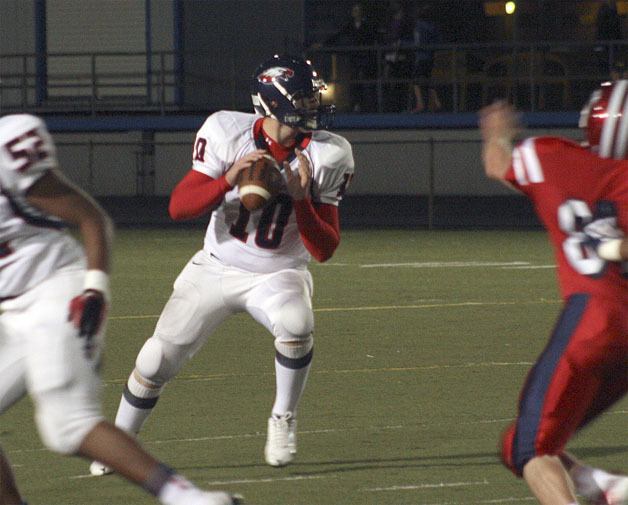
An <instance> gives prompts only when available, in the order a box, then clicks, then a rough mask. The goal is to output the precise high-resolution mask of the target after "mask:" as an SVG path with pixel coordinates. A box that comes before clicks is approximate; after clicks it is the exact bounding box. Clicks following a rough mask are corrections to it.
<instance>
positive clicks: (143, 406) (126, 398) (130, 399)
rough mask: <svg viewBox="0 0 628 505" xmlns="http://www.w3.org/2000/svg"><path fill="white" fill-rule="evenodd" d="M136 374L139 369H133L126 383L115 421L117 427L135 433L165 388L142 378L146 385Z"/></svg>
mask: <svg viewBox="0 0 628 505" xmlns="http://www.w3.org/2000/svg"><path fill="white" fill-rule="evenodd" d="M136 374H137V371H136V370H133V373H131V376H130V377H129V380H128V381H127V383H126V387H125V388H124V394H123V395H122V398H121V399H120V405H119V406H118V413H117V414H116V421H115V423H116V426H117V427H119V428H121V429H123V430H124V431H126V432H127V433H133V434H137V433H139V432H140V430H141V429H142V426H143V425H144V423H145V422H146V419H147V418H148V416H149V415H150V413H151V412H152V411H153V408H154V407H155V404H156V403H157V400H158V399H159V395H160V394H161V391H162V390H163V386H159V385H157V384H154V383H152V382H150V381H148V380H147V379H144V378H142V379H141V380H142V382H144V383H145V384H146V385H145V384H142V383H140V382H139V381H138V379H137V377H136Z"/></svg>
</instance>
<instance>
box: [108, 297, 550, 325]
mask: <svg viewBox="0 0 628 505" xmlns="http://www.w3.org/2000/svg"><path fill="white" fill-rule="evenodd" d="M428 301H429V302H430V303H417V304H411V305H365V306H360V307H323V308H317V309H314V312H364V311H376V310H409V309H410V310H412V309H441V308H451V307H482V306H487V307H488V306H495V305H537V304H554V303H561V300H547V299H545V298H540V299H538V300H511V301H467V302H450V303H447V302H444V303H443V302H438V300H434V301H432V300H428ZM158 317H159V314H139V315H128V316H110V317H109V320H110V321H124V320H129V319H157V318H158Z"/></svg>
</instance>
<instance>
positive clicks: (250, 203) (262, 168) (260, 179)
mask: <svg viewBox="0 0 628 505" xmlns="http://www.w3.org/2000/svg"><path fill="white" fill-rule="evenodd" d="M282 183H283V177H282V175H281V169H280V167H279V165H278V164H277V162H276V161H275V159H274V158H273V157H272V156H270V155H264V157H263V158H260V159H259V160H257V161H256V162H255V163H253V165H251V167H250V168H248V169H247V170H243V171H242V172H240V177H239V178H238V192H239V193H240V201H241V202H242V205H244V207H246V209H247V210H250V211H253V210H257V209H261V208H262V207H263V206H264V205H266V203H267V202H268V201H269V200H270V199H271V198H272V197H273V196H275V195H276V194H277V193H279V190H280V189H281V185H282Z"/></svg>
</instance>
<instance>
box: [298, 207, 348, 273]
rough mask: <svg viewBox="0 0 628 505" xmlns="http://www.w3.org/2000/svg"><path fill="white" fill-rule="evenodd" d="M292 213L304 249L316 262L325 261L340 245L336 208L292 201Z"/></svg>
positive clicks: (338, 220)
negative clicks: (294, 216) (293, 212)
mask: <svg viewBox="0 0 628 505" xmlns="http://www.w3.org/2000/svg"><path fill="white" fill-rule="evenodd" d="M294 211H295V214H296V218H297V226H298V227H299V233H300V234H301V240H303V244H304V245H305V248H306V249H307V250H308V251H309V253H310V254H311V255H312V256H313V257H314V258H315V259H316V260H317V261H320V262H321V263H322V262H324V261H327V260H328V259H329V258H331V257H332V256H333V254H334V252H335V251H336V248H337V247H338V244H340V219H339V217H338V207H336V206H335V205H330V204H326V203H320V204H313V203H312V200H311V199H310V198H304V199H302V200H295V201H294Z"/></svg>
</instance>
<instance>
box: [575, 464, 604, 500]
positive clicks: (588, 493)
mask: <svg viewBox="0 0 628 505" xmlns="http://www.w3.org/2000/svg"><path fill="white" fill-rule="evenodd" d="M594 470H595V469H594V468H592V467H590V466H586V465H577V466H574V467H573V468H572V469H571V471H570V472H569V475H570V477H571V480H572V481H573V483H574V486H575V487H576V492H577V493H578V494H579V495H581V496H584V497H585V498H587V499H589V500H594V499H597V496H598V495H599V494H600V492H601V491H602V489H601V488H600V487H599V486H598V484H597V482H596V481H595V480H594V479H593V471H594Z"/></svg>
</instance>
